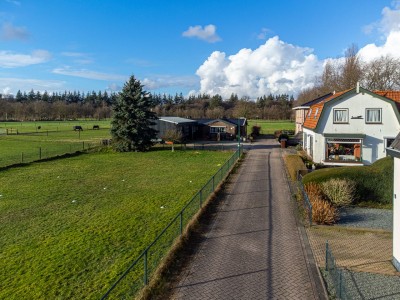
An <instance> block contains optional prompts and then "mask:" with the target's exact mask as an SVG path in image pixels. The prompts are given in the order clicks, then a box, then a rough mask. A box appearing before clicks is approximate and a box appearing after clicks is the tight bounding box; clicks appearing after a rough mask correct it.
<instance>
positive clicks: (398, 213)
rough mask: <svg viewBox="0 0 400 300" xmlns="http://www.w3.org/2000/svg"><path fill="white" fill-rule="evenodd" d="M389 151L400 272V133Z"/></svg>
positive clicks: (395, 251) (395, 249) (395, 260)
mask: <svg viewBox="0 0 400 300" xmlns="http://www.w3.org/2000/svg"><path fill="white" fill-rule="evenodd" d="M387 153H388V154H389V155H390V156H393V157H394V174H393V260H392V261H393V265H394V266H395V267H396V269H397V271H399V272H400V133H399V134H398V135H397V137H396V139H395V140H394V142H393V143H392V145H391V146H390V147H389V148H387Z"/></svg>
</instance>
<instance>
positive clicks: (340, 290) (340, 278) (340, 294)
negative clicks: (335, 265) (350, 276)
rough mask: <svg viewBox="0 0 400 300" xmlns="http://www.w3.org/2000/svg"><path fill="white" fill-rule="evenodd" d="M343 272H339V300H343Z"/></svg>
mask: <svg viewBox="0 0 400 300" xmlns="http://www.w3.org/2000/svg"><path fill="white" fill-rule="evenodd" d="M342 284H343V283H342V270H339V299H342Z"/></svg>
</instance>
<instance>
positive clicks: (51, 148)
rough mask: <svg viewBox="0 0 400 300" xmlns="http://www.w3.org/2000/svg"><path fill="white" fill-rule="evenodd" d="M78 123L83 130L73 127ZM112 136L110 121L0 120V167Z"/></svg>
mask: <svg viewBox="0 0 400 300" xmlns="http://www.w3.org/2000/svg"><path fill="white" fill-rule="evenodd" d="M75 125H80V126H82V128H83V131H73V130H72V127H73V126H75ZM93 125H98V126H99V127H100V129H99V130H93ZM39 126H40V129H38V127H39ZM7 132H8V133H9V135H6V133H7ZM17 132H18V135H17V134H16V133H17ZM109 138H110V121H62V122H58V121H53V122H50V121H48V122H0V167H4V166H7V165H11V164H16V163H21V162H30V161H34V160H38V159H40V158H47V157H52V156H56V155H60V154H64V153H69V152H75V151H78V150H82V149H83V148H85V149H87V148H88V147H90V146H94V145H99V143H100V141H101V140H102V139H109Z"/></svg>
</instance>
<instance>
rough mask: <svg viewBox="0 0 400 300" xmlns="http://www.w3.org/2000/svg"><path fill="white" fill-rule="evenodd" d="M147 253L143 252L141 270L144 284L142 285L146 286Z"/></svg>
mask: <svg viewBox="0 0 400 300" xmlns="http://www.w3.org/2000/svg"><path fill="white" fill-rule="evenodd" d="M147 251H148V250H146V251H145V252H144V256H143V257H144V266H143V267H144V270H143V276H144V278H143V282H144V285H147V283H148V281H149V279H148V277H147Z"/></svg>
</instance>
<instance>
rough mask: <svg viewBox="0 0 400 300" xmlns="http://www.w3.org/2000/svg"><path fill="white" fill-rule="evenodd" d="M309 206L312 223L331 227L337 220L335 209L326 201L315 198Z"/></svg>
mask: <svg viewBox="0 0 400 300" xmlns="http://www.w3.org/2000/svg"><path fill="white" fill-rule="evenodd" d="M310 201H311V200H310ZM311 204H312V220H313V222H315V223H317V224H324V225H332V224H334V223H335V222H336V221H337V220H338V219H339V215H338V213H337V210H336V208H335V207H334V206H332V205H331V204H330V203H329V202H328V201H325V200H322V199H320V198H315V199H313V200H312V201H311Z"/></svg>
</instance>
